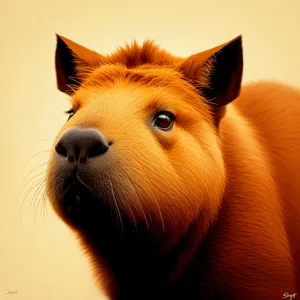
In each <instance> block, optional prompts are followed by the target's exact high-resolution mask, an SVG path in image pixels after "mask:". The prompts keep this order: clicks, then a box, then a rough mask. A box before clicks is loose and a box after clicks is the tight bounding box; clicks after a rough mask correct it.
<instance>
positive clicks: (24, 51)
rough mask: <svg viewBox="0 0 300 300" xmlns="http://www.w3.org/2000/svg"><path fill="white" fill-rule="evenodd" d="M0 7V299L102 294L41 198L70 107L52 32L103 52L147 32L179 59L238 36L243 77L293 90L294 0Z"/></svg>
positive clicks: (299, 6)
mask: <svg viewBox="0 0 300 300" xmlns="http://www.w3.org/2000/svg"><path fill="white" fill-rule="evenodd" d="M0 7H1V8H0V89H1V90H0V91H1V92H0V103H1V106H0V128H1V138H0V143H1V147H0V176H1V178H0V192H1V194H0V240H1V247H0V299H1V300H2V299H10V298H9V297H11V299H22V300H25V299H26V300H40V299H44V300H48V299H49V300H50V299H56V300H69V299H72V300H86V299H89V300H93V299H104V296H101V292H100V291H99V289H98V287H97V286H96V285H95V282H94V279H93V276H92V272H91V267H90V266H89V262H88V259H87V257H86V256H84V255H83V253H82V251H81V250H80V248H79V247H78V244H77V242H76V240H75V239H74V237H73V234H72V233H71V232H70V230H69V229H68V228H67V227H66V226H65V225H64V224H63V223H62V222H61V221H60V220H59V219H58V218H57V217H56V215H55V214H54V213H53V211H52V210H51V207H50V206H49V205H48V207H47V210H45V207H44V206H42V202H41V199H42V192H43V190H42V187H43V183H44V177H43V176H44V174H45V173H44V172H45V170H46V164H45V163H46V162H47V158H48V153H49V152H47V151H46V152H45V150H49V149H50V148H51V145H52V140H53V139H54V137H55V135H56V133H57V131H58V130H59V128H60V127H61V126H62V124H63V123H64V122H65V121H66V118H67V116H66V115H65V114H64V113H63V111H64V110H67V109H69V102H68V97H67V96H65V95H63V94H62V93H60V92H59V91H58V90H57V89H56V79H55V70H54V51H55V44H56V40H55V33H56V32H57V33H59V34H61V35H64V36H66V37H68V38H70V39H72V40H74V41H76V42H78V43H81V44H83V45H85V46H87V47H89V48H92V49H94V50H97V51H99V52H102V53H108V52H110V51H112V50H114V49H115V48H116V47H117V46H119V45H124V43H125V42H126V41H132V40H133V39H136V40H137V41H139V42H141V41H142V40H144V39H146V38H151V39H154V40H156V42H157V43H158V44H160V45H161V46H163V47H164V48H166V49H168V50H169V51H171V52H173V53H174V54H177V55H180V56H185V55H186V56H187V55H190V54H194V53H196V52H200V51H203V50H205V49H208V48H211V47H214V46H217V45H219V44H221V43H224V42H226V41H227V40H230V39H232V38H234V37H235V36H237V35H239V34H242V35H243V41H244V59H245V68H244V82H247V81H252V80H257V79H274V80H280V81H283V82H287V83H290V84H293V85H297V86H299V87H300V72H299V70H300V41H299V40H300V37H299V32H300V1H299V0H284V1H283V0H282V1H278V0H251V1H250V0H226V1H225V0H220V1H216V0H209V1H202V0H197V1H196V0H184V1H175V0H173V1H170V0H166V1H164V0H151V1H142V0H140V1H138V0H132V1H125V0H124V1H115V0H107V1H103V0H94V1H91V0H85V1H78V2H77V1H70V0H59V1H58V0H52V1H50V0H48V1H46V0H27V1H26V0H1V6H0ZM282 101H284V99H282ZM34 155H35V156H34ZM32 156H34V157H33V158H32V159H31V160H30V158H31V157H32ZM30 172H31V173H30ZM28 174H29V176H28V177H27V178H26V179H25V177H26V175H28ZM24 179H25V181H24ZM23 181H24V182H23ZM26 183H27V185H25V184H26ZM24 186H25V187H24ZM22 187H24V189H23V191H21V188H22ZM31 187H33V189H32V191H31V192H30V193H29V194H28V195H27V198H26V199H25V201H24V205H23V209H22V211H21V204H22V201H23V200H24V198H25V196H26V193H27V192H29V191H30V188H31ZM34 199H36V201H34ZM8 290H11V291H16V292H17V293H18V294H15V295H6V294H7V292H8ZM102 297H103V298H102ZM141 300H142V299H141Z"/></svg>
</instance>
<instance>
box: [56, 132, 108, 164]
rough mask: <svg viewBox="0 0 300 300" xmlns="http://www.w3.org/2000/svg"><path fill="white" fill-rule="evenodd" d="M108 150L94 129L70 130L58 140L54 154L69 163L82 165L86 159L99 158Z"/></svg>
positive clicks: (103, 138)
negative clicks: (64, 158)
mask: <svg viewBox="0 0 300 300" xmlns="http://www.w3.org/2000/svg"><path fill="white" fill-rule="evenodd" d="M108 148H109V144H108V142H107V141H106V139H105V137H104V136H103V134H102V133H101V132H100V131H98V130H97V129H94V128H70V129H68V130H67V131H66V132H65V133H63V135H62V136H61V137H60V139H59V140H58V142H57V144H56V146H55V150H56V152H57V153H58V154H59V155H61V156H64V157H66V158H68V161H69V162H81V163H84V162H86V161H87V159H88V158H92V157H95V156H100V155H102V154H104V153H105V152H106V151H107V150H108Z"/></svg>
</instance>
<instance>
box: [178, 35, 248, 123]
mask: <svg viewBox="0 0 300 300" xmlns="http://www.w3.org/2000/svg"><path fill="white" fill-rule="evenodd" d="M181 70H182V72H183V74H184V76H185V77H186V78H187V79H188V80H189V81H191V82H192V83H193V84H194V85H195V87H196V88H197V90H198V91H199V94H200V95H201V96H203V97H205V98H206V99H207V100H208V101H209V103H210V104H211V106H212V111H213V113H214V116H215V119H216V122H217V123H218V122H219V120H220V119H221V118H222V117H223V115H224V114H225V106H226V105H227V104H228V103H230V102H231V101H233V100H234V99H236V98H237V97H238V96H239V94H240V89H241V82H242V75H243V49H242V36H238V37H236V38H235V39H233V40H231V41H229V42H227V43H225V44H222V45H220V46H218V47H215V48H212V49H209V50H207V51H204V52H201V53H198V54H195V55H192V56H190V57H188V58H187V59H185V60H184V62H183V64H182V65H181Z"/></svg>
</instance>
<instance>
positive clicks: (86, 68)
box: [55, 34, 103, 95]
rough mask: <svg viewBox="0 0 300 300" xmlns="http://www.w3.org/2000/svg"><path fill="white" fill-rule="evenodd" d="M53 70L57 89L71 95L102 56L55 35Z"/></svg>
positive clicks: (99, 62)
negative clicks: (54, 70) (54, 69)
mask: <svg viewBox="0 0 300 300" xmlns="http://www.w3.org/2000/svg"><path fill="white" fill-rule="evenodd" d="M56 38H57V44H56V51H55V68H56V80H57V87H58V89H59V90H60V91H62V92H64V93H66V94H68V95H72V94H73V92H74V90H75V89H76V88H78V87H79V86H80V85H81V83H82V81H83V80H84V78H85V77H86V76H87V74H88V73H89V72H90V71H91V70H92V69H93V68H95V67H97V66H98V65H99V64H101V61H102V60H103V56H101V55H100V54H98V53H97V52H95V51H92V50H90V49H87V48H85V47H83V46H81V45H79V44H77V43H75V42H73V41H71V40H69V39H67V38H65V37H63V36H61V35H58V34H56Z"/></svg>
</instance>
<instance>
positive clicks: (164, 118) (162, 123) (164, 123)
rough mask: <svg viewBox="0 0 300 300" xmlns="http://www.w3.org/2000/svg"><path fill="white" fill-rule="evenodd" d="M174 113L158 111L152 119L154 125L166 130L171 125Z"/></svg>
mask: <svg viewBox="0 0 300 300" xmlns="http://www.w3.org/2000/svg"><path fill="white" fill-rule="evenodd" d="M174 119H175V117H174V115H173V114H171V113H169V112H160V113H158V114H157V115H156V117H155V119H154V126H156V127H158V128H159V129H161V130H164V131H168V130H170V129H171V128H172V127H173V122H174Z"/></svg>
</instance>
